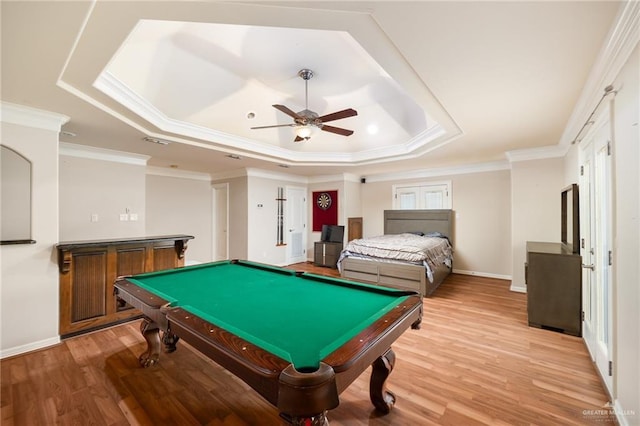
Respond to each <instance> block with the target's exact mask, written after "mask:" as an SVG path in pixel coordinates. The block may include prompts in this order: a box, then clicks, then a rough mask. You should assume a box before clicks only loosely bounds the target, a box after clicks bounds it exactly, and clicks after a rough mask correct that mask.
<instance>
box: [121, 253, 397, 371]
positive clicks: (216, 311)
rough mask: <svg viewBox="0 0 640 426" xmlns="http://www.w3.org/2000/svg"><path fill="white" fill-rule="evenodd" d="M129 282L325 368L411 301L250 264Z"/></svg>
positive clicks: (300, 363) (308, 365) (291, 358)
mask: <svg viewBox="0 0 640 426" xmlns="http://www.w3.org/2000/svg"><path fill="white" fill-rule="evenodd" d="M128 281H130V282H132V283H134V284H136V285H138V286H140V287H141V288H144V289H145V290H148V291H149V292H151V293H154V294H156V295H157V296H159V297H161V298H163V299H165V300H166V301H168V302H170V306H171V307H181V308H183V309H184V310H186V311H189V312H191V313H193V314H194V315H197V316H199V317H200V318H202V319H203V320H205V321H208V322H210V323H212V324H215V325H217V326H218V327H221V328H223V329H226V330H227V331H229V332H231V333H234V334H235V335H237V336H239V337H241V338H243V339H245V340H247V341H248V342H251V343H253V344H254V345H256V346H258V347H261V348H262V349H264V350H266V351H268V352H271V353H273V354H274V355H277V356H279V357H280V358H283V359H285V360H287V361H288V362H291V363H292V364H293V365H294V366H295V367H296V369H299V370H303V369H316V368H317V367H318V364H319V362H320V361H321V360H322V359H324V358H325V357H326V356H327V355H329V354H330V353H331V352H333V351H334V350H336V349H337V348H339V347H340V346H341V345H343V344H344V343H345V342H347V341H349V340H350V339H351V338H353V337H354V336H356V335H357V334H358V333H359V332H361V331H362V330H363V329H365V328H366V327H367V326H368V325H369V324H371V323H372V322H373V321H375V320H376V319H378V318H380V317H381V316H383V315H384V314H385V313H387V312H389V310H391V309H393V308H394V307H395V306H397V305H398V303H400V302H402V301H403V300H404V299H406V298H407V297H408V296H407V292H404V291H400V290H385V291H383V292H381V291H377V290H378V288H377V287H373V286H369V285H365V284H360V283H353V282H346V281H344V280H340V279H333V278H329V277H318V276H316V275H313V274H301V275H300V274H297V273H296V272H294V271H291V270H287V269H283V268H278V267H270V266H267V265H263V264H257V263H252V262H246V261H245V262H243V261H239V262H232V261H221V262H214V263H209V264H204V265H196V266H191V267H185V268H180V269H176V270H169V271H160V272H152V273H147V274H141V275H137V276H135V277H132V278H129V279H128Z"/></svg>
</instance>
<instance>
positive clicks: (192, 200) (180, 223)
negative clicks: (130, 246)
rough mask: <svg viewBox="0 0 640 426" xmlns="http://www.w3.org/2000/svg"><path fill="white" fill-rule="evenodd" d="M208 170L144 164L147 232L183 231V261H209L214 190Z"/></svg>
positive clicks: (166, 232) (164, 233)
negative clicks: (177, 169)
mask: <svg viewBox="0 0 640 426" xmlns="http://www.w3.org/2000/svg"><path fill="white" fill-rule="evenodd" d="M210 180H211V179H210V177H209V175H208V174H196V173H176V172H173V171H172V170H171V169H167V170H163V169H158V168H154V167H148V168H147V176H146V191H145V197H146V221H145V224H146V235H149V236H151V235H175V234H186V235H192V236H193V237H195V238H194V239H192V240H190V241H189V243H188V248H187V251H186V252H185V261H186V262H187V263H189V262H210V261H212V260H213V259H212V256H213V255H212V236H213V234H212V232H213V229H212V227H213V200H212V197H213V191H212V189H211V183H210Z"/></svg>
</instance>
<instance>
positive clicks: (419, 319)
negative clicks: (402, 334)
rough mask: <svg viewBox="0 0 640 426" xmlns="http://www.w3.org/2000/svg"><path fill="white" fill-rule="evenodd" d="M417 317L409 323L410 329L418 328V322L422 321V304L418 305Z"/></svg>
mask: <svg viewBox="0 0 640 426" xmlns="http://www.w3.org/2000/svg"><path fill="white" fill-rule="evenodd" d="M418 315H419V316H418V319H417V320H416V321H415V322H414V323H413V324H411V329H412V330H420V324H421V323H422V306H420V312H419V313H418Z"/></svg>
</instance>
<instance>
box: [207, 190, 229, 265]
mask: <svg viewBox="0 0 640 426" xmlns="http://www.w3.org/2000/svg"><path fill="white" fill-rule="evenodd" d="M212 188H213V197H212V199H213V209H212V211H213V218H212V229H213V236H212V240H211V241H212V252H213V253H212V258H213V260H225V259H228V258H229V233H228V232H227V230H228V229H229V184H227V183H221V184H217V185H213V187H212Z"/></svg>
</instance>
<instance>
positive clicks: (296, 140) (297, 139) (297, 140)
mask: <svg viewBox="0 0 640 426" xmlns="http://www.w3.org/2000/svg"><path fill="white" fill-rule="evenodd" d="M303 140H304V138H301V137H300V136H296V138H295V139H294V140H293V141H294V142H302V141H303Z"/></svg>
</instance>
